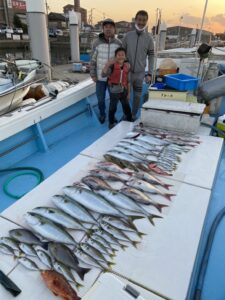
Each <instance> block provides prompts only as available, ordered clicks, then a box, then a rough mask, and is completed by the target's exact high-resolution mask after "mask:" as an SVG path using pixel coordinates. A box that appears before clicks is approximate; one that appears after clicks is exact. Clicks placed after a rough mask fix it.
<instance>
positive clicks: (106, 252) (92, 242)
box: [85, 237, 115, 258]
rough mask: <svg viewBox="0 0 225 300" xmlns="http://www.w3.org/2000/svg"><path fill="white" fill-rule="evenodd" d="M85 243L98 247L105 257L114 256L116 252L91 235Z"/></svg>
mask: <svg viewBox="0 0 225 300" xmlns="http://www.w3.org/2000/svg"><path fill="white" fill-rule="evenodd" d="M85 243H86V244H88V245H90V246H92V247H94V248H95V249H97V250H98V251H100V252H101V253H102V254H103V255H104V257H105V256H106V257H110V258H112V257H114V255H115V254H114V252H113V250H111V248H107V247H105V246H104V244H102V243H100V242H99V241H96V240H94V239H92V238H91V237H89V238H88V239H86V240H85Z"/></svg>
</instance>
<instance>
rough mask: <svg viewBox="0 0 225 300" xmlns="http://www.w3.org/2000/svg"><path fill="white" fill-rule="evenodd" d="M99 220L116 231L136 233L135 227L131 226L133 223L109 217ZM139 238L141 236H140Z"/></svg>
mask: <svg viewBox="0 0 225 300" xmlns="http://www.w3.org/2000/svg"><path fill="white" fill-rule="evenodd" d="M101 220H103V221H104V222H106V223H108V224H109V225H111V226H112V227H115V228H117V229H120V230H123V231H130V232H136V233H138V230H137V228H136V226H135V225H133V223H131V222H128V221H126V220H122V219H118V218H113V217H109V216H104V217H102V218H101ZM140 236H142V234H141V235H140Z"/></svg>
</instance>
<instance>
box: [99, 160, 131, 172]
mask: <svg viewBox="0 0 225 300" xmlns="http://www.w3.org/2000/svg"><path fill="white" fill-rule="evenodd" d="M97 166H98V168H100V169H102V170H105V171H109V172H113V173H119V174H124V175H130V174H131V173H132V170H128V169H122V168H120V167H119V166H118V165H117V164H115V163H113V162H109V161H101V162H99V163H98V164H97Z"/></svg>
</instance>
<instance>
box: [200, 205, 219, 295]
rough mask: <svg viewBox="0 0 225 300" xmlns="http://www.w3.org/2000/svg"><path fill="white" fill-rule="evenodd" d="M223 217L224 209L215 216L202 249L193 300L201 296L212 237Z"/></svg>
mask: <svg viewBox="0 0 225 300" xmlns="http://www.w3.org/2000/svg"><path fill="white" fill-rule="evenodd" d="M224 216H225V207H224V208H223V209H222V210H221V211H220V212H219V213H218V214H217V216H216V218H215V219H214V221H213V224H212V226H211V228H210V231H209V235H208V238H207V243H206V246H205V249H204V254H203V258H202V262H201V266H200V271H199V275H198V278H197V287H196V289H195V296H194V299H195V300H201V294H202V287H203V283H204V279H205V274H206V270H207V266H208V261H209V256H210V252H211V249H212V244H213V240H214V236H215V233H216V230H217V228H218V225H219V224H220V222H221V220H222V219H223V217H224Z"/></svg>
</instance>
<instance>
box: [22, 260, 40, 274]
mask: <svg viewBox="0 0 225 300" xmlns="http://www.w3.org/2000/svg"><path fill="white" fill-rule="evenodd" d="M17 259H18V262H19V263H20V264H22V265H23V266H24V267H25V268H27V269H29V270H32V271H39V267H38V266H37V265H36V263H35V262H34V261H32V260H30V259H29V258H27V257H19V258H17Z"/></svg>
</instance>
